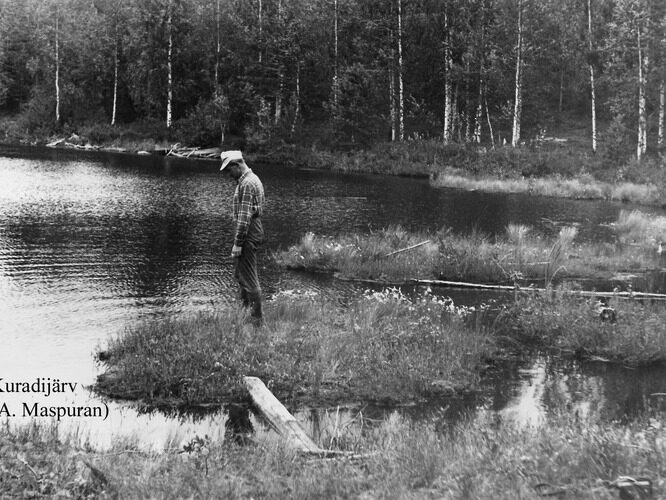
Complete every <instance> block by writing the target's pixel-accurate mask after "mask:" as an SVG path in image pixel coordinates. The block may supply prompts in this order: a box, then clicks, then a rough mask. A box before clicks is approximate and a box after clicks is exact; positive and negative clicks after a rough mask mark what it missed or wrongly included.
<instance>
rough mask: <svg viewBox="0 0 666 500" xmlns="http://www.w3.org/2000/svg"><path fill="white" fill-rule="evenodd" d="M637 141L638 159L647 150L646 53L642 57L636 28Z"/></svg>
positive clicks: (639, 35)
mask: <svg viewBox="0 0 666 500" xmlns="http://www.w3.org/2000/svg"><path fill="white" fill-rule="evenodd" d="M637 37H638V143H637V147H636V157H637V158H638V159H639V160H640V159H641V157H642V156H643V155H644V154H645V152H646V151H647V111H646V105H645V85H646V82H645V80H646V78H645V75H646V73H647V65H648V61H647V59H648V58H647V55H645V58H644V57H643V48H642V47H641V30H640V28H639V29H638V34H637Z"/></svg>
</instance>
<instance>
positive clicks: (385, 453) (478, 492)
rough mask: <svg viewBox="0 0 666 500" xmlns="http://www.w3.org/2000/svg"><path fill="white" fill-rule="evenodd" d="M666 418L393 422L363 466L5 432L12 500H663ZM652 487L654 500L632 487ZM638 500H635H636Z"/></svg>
mask: <svg viewBox="0 0 666 500" xmlns="http://www.w3.org/2000/svg"><path fill="white" fill-rule="evenodd" d="M665 426H666V419H665V418H664V415H663V414H661V415H656V416H655V417H652V418H650V417H649V416H645V417H644V418H642V419H640V420H638V421H635V422H632V423H630V424H627V425H619V424H614V423H611V424H603V423H601V422H599V421H597V420H595V418H594V417H593V416H591V417H586V418H582V417H577V416H575V415H555V416H553V417H551V418H549V419H548V421H547V422H546V423H545V424H544V425H543V426H541V427H540V428H538V429H536V428H518V427H516V426H514V425H511V424H508V423H498V422H497V421H495V420H490V419H486V418H483V417H479V418H476V419H475V420H469V421H466V422H462V423H460V424H457V425H455V426H452V427H447V428H444V427H442V426H441V425H440V426H437V425H435V424H420V425H419V426H418V427H414V426H412V425H410V424H409V423H408V422H406V421H404V420H402V419H401V418H399V417H396V416H394V417H393V418H391V419H389V420H388V421H386V422H385V423H383V424H381V425H380V426H378V427H375V428H374V429H368V430H367V431H366V432H365V433H364V435H363V436H360V437H359V436H357V435H353V434H351V433H350V434H349V435H347V431H345V430H344V429H341V433H342V434H341V436H340V440H339V441H340V442H345V443H348V446H346V448H347V449H350V450H352V451H355V452H358V453H364V454H366V455H365V458H363V459H360V460H348V459H339V460H320V459H313V458H305V457H302V456H299V455H298V454H296V453H295V452H294V451H292V450H291V449H289V448H288V447H287V446H286V445H285V443H284V442H282V441H280V440H279V439H277V438H276V437H274V436H273V435H272V434H268V433H266V432H259V433H258V434H257V435H256V436H255V443H254V444H252V445H249V446H245V447H240V446H238V445H236V444H234V443H230V442H223V443H219V444H213V443H207V442H206V441H205V440H203V444H202V445H201V446H198V447H194V449H193V447H189V448H188V449H189V450H190V451H189V452H185V450H184V448H181V449H168V450H165V451H164V452H162V453H143V452H140V451H138V449H137V448H136V447H134V446H132V444H131V443H124V444H122V445H121V444H118V446H117V447H116V448H114V449H112V450H110V451H108V452H104V453H100V452H95V451H92V450H89V449H80V448H79V447H77V446H75V445H73V444H71V442H69V441H68V440H67V439H66V438H65V437H58V436H57V432H56V431H53V430H50V429H39V428H34V427H33V428H27V429H23V430H19V431H10V430H7V429H3V430H0V454H1V455H2V457H3V460H2V463H1V464H0V477H1V478H2V481H0V496H2V497H3V498H5V497H10V498H18V497H21V498H29V497H39V496H47V497H62V498H70V497H75V498H295V499H298V498H303V499H304V498H396V499H398V498H400V499H404V498H414V499H421V498H447V499H449V498H450V499H454V498H474V499H479V500H483V499H493V500H498V499H507V500H508V499H512V500H513V499H515V498H528V499H532V498H534V499H536V498H541V495H543V494H546V493H551V494H554V495H557V497H558V498H576V499H587V498H589V499H596V500H599V499H615V498H618V493H619V488H620V486H621V485H622V484H626V485H627V486H626V487H625V489H624V491H623V492H622V493H623V496H622V497H621V498H662V497H663V496H664V495H665V494H666V466H665V464H666V440H665V439H664V433H663V429H664V428H665ZM620 476H632V477H633V478H635V479H636V478H641V477H644V478H647V479H648V480H649V482H650V483H651V487H652V496H650V497H648V496H639V492H638V490H637V489H635V487H632V486H631V481H628V480H626V481H624V483H623V482H621V481H618V479H619V478H620ZM626 495H631V496H626Z"/></svg>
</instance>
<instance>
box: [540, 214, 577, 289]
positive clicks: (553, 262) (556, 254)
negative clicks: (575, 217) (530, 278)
mask: <svg viewBox="0 0 666 500" xmlns="http://www.w3.org/2000/svg"><path fill="white" fill-rule="evenodd" d="M577 232H578V229H576V228H575V227H563V228H562V229H560V234H559V235H558V237H557V240H556V241H555V243H554V244H553V247H552V248H551V249H550V253H549V254H548V263H547V264H546V273H545V282H546V286H550V285H552V283H553V279H554V278H555V275H556V274H557V273H558V272H559V271H561V270H564V265H563V263H564V261H565V259H566V252H567V251H568V250H569V248H570V246H571V244H572V243H573V240H574V238H575V237H576V233H577Z"/></svg>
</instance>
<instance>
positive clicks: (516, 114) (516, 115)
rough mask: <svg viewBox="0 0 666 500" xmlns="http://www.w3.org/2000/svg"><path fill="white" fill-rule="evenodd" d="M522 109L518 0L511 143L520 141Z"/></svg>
mask: <svg viewBox="0 0 666 500" xmlns="http://www.w3.org/2000/svg"><path fill="white" fill-rule="evenodd" d="M522 110H523V1H522V0H518V44H517V47H516V95H515V102H514V108H513V133H512V136H511V145H512V146H513V147H516V146H518V143H519V142H520V118H521V114H522Z"/></svg>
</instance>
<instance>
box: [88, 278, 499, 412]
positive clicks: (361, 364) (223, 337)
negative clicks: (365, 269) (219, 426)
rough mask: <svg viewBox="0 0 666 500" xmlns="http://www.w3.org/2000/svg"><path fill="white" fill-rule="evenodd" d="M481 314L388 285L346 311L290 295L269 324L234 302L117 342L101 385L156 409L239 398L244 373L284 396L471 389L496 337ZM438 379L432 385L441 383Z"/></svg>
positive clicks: (413, 395) (274, 306)
mask: <svg viewBox="0 0 666 500" xmlns="http://www.w3.org/2000/svg"><path fill="white" fill-rule="evenodd" d="M473 314H475V313H474V312H473V311H469V310H467V309H465V308H457V307H455V306H454V305H453V304H452V303H451V302H450V301H444V300H441V299H439V298H437V297H433V296H431V295H429V294H426V295H424V296H422V297H420V298H419V299H418V300H414V301H410V300H408V299H407V298H405V297H404V296H403V295H402V294H401V293H399V292H398V291H395V290H389V291H386V292H383V293H378V294H367V295H365V296H363V297H362V298H360V299H359V300H358V301H357V302H355V303H353V304H350V305H348V306H347V307H344V308H342V307H340V306H338V305H337V304H336V303H335V302H334V301H327V300H324V299H321V298H318V297H304V296H302V295H301V294H284V295H281V296H278V297H276V298H275V300H273V301H271V302H269V303H268V304H267V307H266V326H265V327H263V328H259V329H255V328H254V327H252V326H250V325H249V324H248V323H247V317H246V313H245V312H244V311H242V310H240V309H236V308H227V309H224V310H221V311H217V312H209V313H200V314H198V315H196V316H194V317H192V318H186V319H180V320H173V319H167V320H163V321H153V322H150V323H146V324H144V325H141V326H139V327H137V328H135V329H133V330H131V331H128V332H127V333H125V334H124V335H122V336H120V337H118V338H117V339H115V340H114V341H113V342H111V343H110V345H109V348H108V351H107V355H108V356H109V357H110V358H109V360H108V361H107V362H106V363H107V365H108V368H109V372H110V373H112V374H113V376H109V377H102V378H101V379H100V380H99V382H98V384H97V390H98V391H100V392H102V393H105V394H109V395H115V396H119V397H132V398H137V399H141V400H143V401H144V402H145V403H147V404H150V405H157V406H159V405H165V404H171V405H178V406H187V405H197V404H204V403H211V402H221V401H224V400H225V399H229V398H231V397H234V396H237V394H238V393H239V387H240V380H241V378H242V377H243V376H245V375H253V376H257V377H259V378H261V379H262V380H264V381H266V382H267V383H268V384H269V387H270V388H271V389H272V390H273V391H274V393H275V394H276V396H278V397H279V398H281V399H285V400H293V399H294V398H295V399H298V400H301V401H311V400H317V401H323V400H328V401H331V400H333V401H347V400H357V399H358V398H364V399H368V400H382V401H385V400H391V401H412V400H414V399H419V398H424V397H428V396H431V395H433V394H434V393H440V392H441V390H442V389H441V388H442V387H443V386H444V387H446V388H450V390H451V391H453V392H456V391H459V390H467V389H470V388H473V387H475V385H476V384H477V382H478V370H476V367H478V366H479V364H480V363H481V359H482V358H483V357H484V356H487V355H488V354H489V352H490V351H491V350H492V341H491V339H490V336H489V334H488V332H487V331H486V330H485V329H484V328H483V327H482V326H481V324H480V322H473V321H470V320H469V318H470V317H472V316H473ZM435 381H436V382H437V384H433V382H435Z"/></svg>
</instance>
